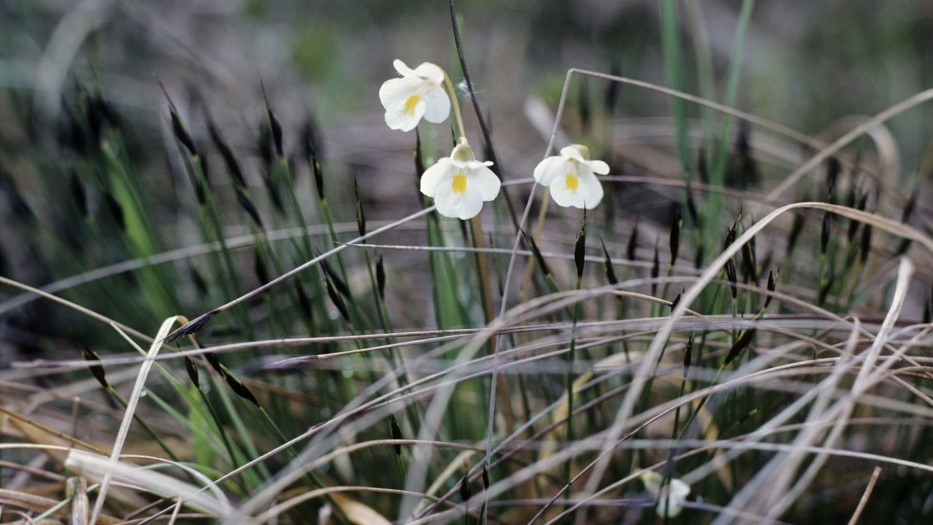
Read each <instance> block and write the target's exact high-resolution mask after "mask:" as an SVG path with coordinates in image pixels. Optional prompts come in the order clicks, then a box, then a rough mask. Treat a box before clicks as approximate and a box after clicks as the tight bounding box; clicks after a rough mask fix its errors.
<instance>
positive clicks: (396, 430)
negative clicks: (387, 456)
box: [389, 414, 402, 456]
mask: <svg viewBox="0 0 933 525" xmlns="http://www.w3.org/2000/svg"><path fill="white" fill-rule="evenodd" d="M389 428H391V431H392V439H402V427H400V426H399V424H398V421H397V420H396V419H395V416H394V415H392V414H389ZM395 455H396V456H401V455H402V445H401V444H399V443H396V444H395Z"/></svg>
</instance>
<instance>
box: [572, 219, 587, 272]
mask: <svg viewBox="0 0 933 525" xmlns="http://www.w3.org/2000/svg"><path fill="white" fill-rule="evenodd" d="M573 262H574V264H575V265H576V267H577V280H578V281H579V280H580V279H582V278H583V265H584V264H585V263H586V225H585V224H584V226H583V228H581V229H580V233H578V234H577V241H576V242H575V243H574V245H573Z"/></svg>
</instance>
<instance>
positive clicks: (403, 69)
mask: <svg viewBox="0 0 933 525" xmlns="http://www.w3.org/2000/svg"><path fill="white" fill-rule="evenodd" d="M392 67H394V68H395V70H396V71H398V74H399V75H402V76H403V77H413V76H417V75H418V74H417V73H416V72H415V71H413V70H412V69H411V68H410V67H408V66H406V65H405V62H402V61H401V60H399V59H397V58H396V59H395V60H393V61H392Z"/></svg>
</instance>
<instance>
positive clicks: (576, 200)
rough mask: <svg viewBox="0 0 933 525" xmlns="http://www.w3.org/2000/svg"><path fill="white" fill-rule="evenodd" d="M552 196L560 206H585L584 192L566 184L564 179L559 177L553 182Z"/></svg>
mask: <svg viewBox="0 0 933 525" xmlns="http://www.w3.org/2000/svg"><path fill="white" fill-rule="evenodd" d="M551 198H552V199H554V202H555V203H557V205H558V206H563V207H565V208H566V207H570V206H573V207H574V208H583V204H584V201H583V193H582V192H580V191H579V190H577V191H573V190H571V189H570V188H568V187H567V185H566V184H564V181H563V180H561V179H558V180H556V181H555V182H554V184H551Z"/></svg>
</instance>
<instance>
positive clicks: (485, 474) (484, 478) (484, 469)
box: [483, 464, 489, 490]
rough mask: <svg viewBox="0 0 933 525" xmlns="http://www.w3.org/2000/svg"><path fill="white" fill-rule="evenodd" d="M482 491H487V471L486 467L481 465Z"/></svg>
mask: <svg viewBox="0 0 933 525" xmlns="http://www.w3.org/2000/svg"><path fill="white" fill-rule="evenodd" d="M483 490H489V471H488V470H487V469H486V465H485V464H484V465H483Z"/></svg>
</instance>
